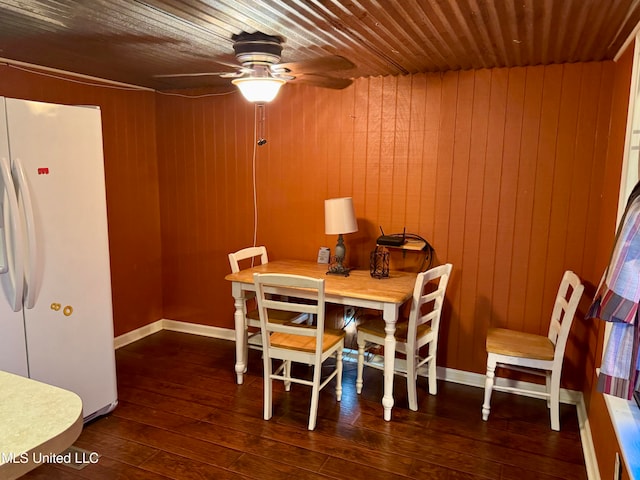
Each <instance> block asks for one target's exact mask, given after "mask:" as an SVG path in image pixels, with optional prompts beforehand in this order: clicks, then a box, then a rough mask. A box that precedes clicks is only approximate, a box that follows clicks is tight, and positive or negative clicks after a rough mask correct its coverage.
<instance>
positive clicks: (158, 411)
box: [24, 331, 587, 480]
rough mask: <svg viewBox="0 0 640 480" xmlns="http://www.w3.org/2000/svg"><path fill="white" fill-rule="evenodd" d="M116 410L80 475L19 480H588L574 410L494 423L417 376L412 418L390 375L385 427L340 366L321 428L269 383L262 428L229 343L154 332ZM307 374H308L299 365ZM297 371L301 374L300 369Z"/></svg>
mask: <svg viewBox="0 0 640 480" xmlns="http://www.w3.org/2000/svg"><path fill="white" fill-rule="evenodd" d="M116 359H117V371H118V393H119V405H118V407H117V408H116V409H115V410H114V411H113V412H112V413H111V414H110V415H108V416H105V417H102V418H100V419H98V420H96V421H94V422H92V423H90V424H89V425H86V426H85V428H84V430H83V432H82V434H81V436H80V438H79V439H78V440H77V441H76V443H75V446H77V447H79V448H82V449H84V450H87V451H89V452H97V453H98V454H99V455H100V457H99V460H98V461H97V463H91V464H87V466H85V467H84V468H83V469H81V470H75V469H73V468H71V467H68V466H65V465H55V464H45V465H42V466H40V467H38V468H37V469H35V470H33V471H32V472H30V473H28V474H27V475H26V476H25V477H24V478H26V479H47V480H49V479H61V480H78V479H92V480H95V479H151V480H166V479H236V478H247V479H290V478H296V479H300V480H303V479H325V480H327V479H353V480H358V479H367V480H378V479H397V478H400V479H402V478H416V479H438V480H440V479H456V480H458V479H466V480H480V479H492V480H493V479H504V480H533V479H536V480H552V479H564V480H572V479H576V480H577V479H585V478H587V475H586V469H585V465H584V458H583V454H582V447H581V445H580V435H579V429H578V422H577V417H576V409H575V407H573V406H569V405H562V406H561V409H560V415H561V418H560V422H561V428H562V431H561V432H553V431H552V430H551V429H550V428H549V416H548V412H547V408H546V404H545V402H544V401H543V400H536V399H530V398H523V397H518V396H515V395H509V394H506V393H500V392H496V393H494V397H493V401H492V411H491V416H490V418H489V421H488V422H483V421H482V419H481V414H480V410H481V404H482V396H483V391H482V389H480V388H475V387H468V386H462V385H457V384H453V383H445V382H441V381H440V382H438V395H436V396H431V395H429V394H428V393H427V386H426V379H424V378H421V379H419V389H418V401H419V411H418V412H412V411H410V410H409V409H408V405H407V399H406V386H405V383H404V379H403V378H402V377H396V383H395V387H394V388H395V401H396V403H395V405H396V406H395V407H394V409H393V419H392V421H391V422H385V421H384V420H383V419H382V405H381V404H380V399H381V398H382V373H381V372H379V371H377V370H374V369H365V378H364V381H365V384H364V390H363V393H362V395H357V394H356V392H355V376H356V372H355V370H356V366H355V363H345V369H344V379H343V394H342V401H341V402H340V403H338V402H336V401H335V392H334V389H333V388H332V384H329V385H328V386H327V387H326V388H325V389H324V390H323V391H322V392H321V395H320V405H319V409H318V424H317V427H316V430H315V431H313V432H309V431H308V430H307V428H306V427H307V419H308V408H309V400H310V389H309V388H308V387H305V386H301V385H293V386H292V389H291V392H288V393H287V392H284V390H283V388H282V385H281V383H280V382H276V383H275V384H274V416H273V418H272V419H271V420H270V421H265V420H263V419H262V372H261V371H262V363H261V357H260V352H258V351H255V350H251V351H250V352H249V368H248V373H247V375H246V377H245V383H244V384H243V385H236V384H235V374H234V370H233V366H234V361H235V360H234V359H235V349H234V344H233V343H232V342H229V341H225V340H217V339H211V338H207V337H201V336H196V335H188V334H183V333H176V332H168V331H162V332H159V333H156V334H154V335H151V336H149V337H147V338H145V339H142V340H140V341H138V342H135V343H133V344H130V345H128V346H126V347H123V348H121V349H119V350H118V351H117V352H116ZM301 368H302V369H307V367H301ZM302 373H304V372H302Z"/></svg>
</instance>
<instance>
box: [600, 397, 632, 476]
mask: <svg viewBox="0 0 640 480" xmlns="http://www.w3.org/2000/svg"><path fill="white" fill-rule="evenodd" d="M604 399H605V402H606V404H607V408H608V409H609V416H610V417H611V421H612V423H613V428H614V429H615V431H616V435H617V437H618V443H619V444H620V448H621V449H622V458H623V460H624V463H625V465H626V466H627V472H628V473H629V476H630V477H631V480H640V407H639V406H638V405H637V404H636V402H635V400H624V399H622V398H618V397H614V396H611V395H605V396H604Z"/></svg>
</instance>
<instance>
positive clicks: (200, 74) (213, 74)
mask: <svg viewBox="0 0 640 480" xmlns="http://www.w3.org/2000/svg"><path fill="white" fill-rule="evenodd" d="M223 75H224V76H225V77H226V76H227V75H233V76H235V75H236V74H235V73H234V72H197V73H165V74H160V75H154V76H153V77H154V78H178V77H222V76H223ZM240 75H242V74H240Z"/></svg>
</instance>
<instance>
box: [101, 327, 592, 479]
mask: <svg viewBox="0 0 640 480" xmlns="http://www.w3.org/2000/svg"><path fill="white" fill-rule="evenodd" d="M160 330H171V331H174V332H182V333H190V334H193V335H202V336H205V337H212V338H218V339H221V340H229V341H232V342H233V341H235V331H234V330H232V329H229V328H220V327H213V326H210V325H201V324H197V323H187V322H180V321H177V320H167V319H161V320H158V321H156V322H153V323H150V324H149V325H145V326H144V327H140V328H138V329H136V330H133V331H131V332H128V333H125V334H123V335H120V336H118V337H116V338H115V339H114V346H115V348H116V350H117V349H118V348H121V347H124V346H125V345H128V344H130V343H133V342H135V341H136V340H140V339H142V338H144V337H146V336H148V335H152V334H154V333H157V332H159V331H160ZM356 356H357V351H349V350H348V349H347V352H345V360H349V361H357V358H356ZM438 379H439V380H444V381H445V382H453V383H459V384H462V385H467V386H470V387H478V388H484V380H485V376H484V374H481V373H474V372H466V371H464V370H455V369H453V368H444V367H438ZM496 384H497V385H505V386H511V387H518V388H522V389H525V390H532V391H534V392H535V391H540V392H543V391H544V386H543V385H538V384H533V383H528V382H520V381H513V380H508V379H504V378H497V379H496ZM530 396H532V397H536V395H535V393H533V394H531V395H530ZM560 402H562V403H567V404H571V405H576V411H577V414H578V424H579V425H580V440H581V443H582V451H583V454H584V461H585V467H586V470H587V478H588V479H589V480H600V471H599V470H598V461H597V459H596V454H595V448H594V446H593V438H592V437H591V428H590V427H589V419H588V417H587V410H586V406H585V404H584V398H583V396H582V392H578V391H575V390H567V389H564V388H561V389H560ZM478 415H480V406H478Z"/></svg>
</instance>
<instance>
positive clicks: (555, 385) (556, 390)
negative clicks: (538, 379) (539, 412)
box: [549, 372, 560, 432]
mask: <svg viewBox="0 0 640 480" xmlns="http://www.w3.org/2000/svg"><path fill="white" fill-rule="evenodd" d="M550 393H551V395H550V397H549V401H550V402H551V411H550V414H551V430H554V431H556V432H559V431H560V374H559V373H555V372H554V373H552V374H551V390H550Z"/></svg>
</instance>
